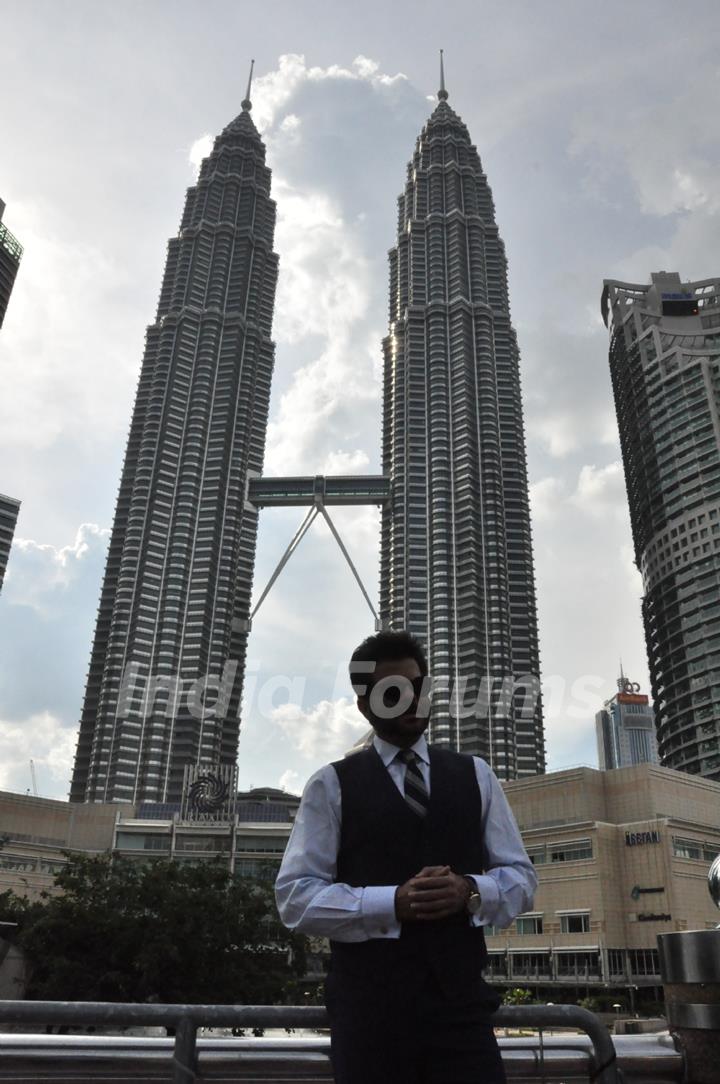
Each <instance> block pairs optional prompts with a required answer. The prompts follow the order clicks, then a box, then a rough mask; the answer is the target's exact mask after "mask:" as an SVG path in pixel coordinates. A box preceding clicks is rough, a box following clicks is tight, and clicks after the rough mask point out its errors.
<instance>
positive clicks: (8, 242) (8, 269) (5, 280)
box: [0, 200, 23, 327]
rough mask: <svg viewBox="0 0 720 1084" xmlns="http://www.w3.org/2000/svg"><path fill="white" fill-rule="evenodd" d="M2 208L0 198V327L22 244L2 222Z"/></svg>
mask: <svg viewBox="0 0 720 1084" xmlns="http://www.w3.org/2000/svg"><path fill="white" fill-rule="evenodd" d="M4 210H5V204H4V203H3V201H2V200H0V327H2V325H3V320H4V319H5V312H6V310H7V307H8V302H9V300H10V294H11V293H12V289H13V286H14V285H15V276H16V275H17V273H18V268H19V266H20V260H21V259H22V254H23V249H22V245H21V244H20V242H19V241H18V239H17V237H14V236H13V234H12V233H10V230H9V229H8V228H7V226H5V225H4V224H3V221H2V216H3V212H4Z"/></svg>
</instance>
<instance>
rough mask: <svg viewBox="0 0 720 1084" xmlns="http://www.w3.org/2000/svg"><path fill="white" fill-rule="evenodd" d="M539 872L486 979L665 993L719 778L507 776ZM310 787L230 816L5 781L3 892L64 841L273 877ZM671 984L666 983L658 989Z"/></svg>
mask: <svg viewBox="0 0 720 1084" xmlns="http://www.w3.org/2000/svg"><path fill="white" fill-rule="evenodd" d="M503 785H504V787H505V790H506V793H507V796H508V798H509V800H510V804H511V806H512V808H513V810H514V813H515V816H516V818H517V821H518V824H519V826H520V829H521V831H522V834H523V838H524V840H525V845H526V847H527V849H528V853H529V854H530V856H531V858H532V860H533V862H534V864H535V867H536V869H537V872H538V877H539V888H538V891H537V893H536V897H535V902H534V909H533V910H532V911H531V912H529V913H527V914H524V915H522V916H520V917H519V918H517V919H516V921H515V922H514V923H513V924H512V926H510V927H509V928H508V929H506V930H493V929H490V930H489V935H488V939H487V940H488V949H489V952H490V965H489V969H488V978H489V979H490V980H491V981H493V982H494V983H496V984H497V985H500V986H505V987H508V986H510V987H516V986H517V987H525V988H529V989H530V990H531V991H532V992H533V993H534V994H535V995H536V996H538V997H540V998H543V999H545V1000H554V1001H562V1000H568V1001H576V1000H578V999H580V998H582V997H585V996H588V995H590V996H599V997H605V998H607V999H608V1000H609V1001H610V1003H612V999H613V998H616V997H622V999H623V1002H625V1003H629V1004H630V1005H631V1007H632V1005H633V1004H634V1003H635V1002H636V1000H637V1001H638V1002H642V1001H645V1002H647V1001H649V1000H652V999H653V998H654V997H655V996H656V991H657V988H659V986H660V974H659V963H658V953H657V944H656V936H657V934H659V933H668V932H671V931H674V930H693V929H695V930H698V929H700V930H701V929H708V928H711V927H713V926H715V925H716V923H717V921H718V917H719V916H718V913H717V910H716V909H715V907H714V905H713V903H712V901H711V899H710V896H709V894H708V890H707V871H708V867H709V865H710V863H711V861H712V859H713V858H714V857H715V855H717V854H718V853H720V783H716V782H712V781H710V780H707V779H702V778H700V777H699V776H691V775H688V774H685V773H682V772H677V771H673V770H671V769H668V768H660V767H657V766H655V765H650V764H641V765H636V766H633V767H628V768H619V769H616V770H614V771H605V772H603V771H598V770H596V769H593V768H575V769H571V770H567V771H562V772H552V773H549V774H547V775H538V776H533V777H530V778H526V779H521V780H517V781H514V782H510V783H505V784H503ZM297 804H298V799H297V798H296V797H294V796H292V795H288V794H285V793H284V792H282V791H278V790H273V789H269V788H266V789H259V790H254V791H251V792H248V793H245V794H239V795H238V797H237V802H236V803H235V804H234V806H233V812H232V816H228V817H227V818H225V819H223V818H222V817H221V818H220V819H217V818H215V819H212V818H211V819H203V815H202V814H193V815H192V816H185V817H184V819H183V815H182V811H181V810H180V811H178V810H175V809H170V808H169V807H162V806H154V805H152V804H147V803H145V804H143V805H142V806H138V807H135V806H131V805H120V806H118V805H117V804H107V805H100V804H92V805H91V804H88V805H83V804H78V803H72V804H70V803H66V802H58V801H52V800H49V799H42V798H35V797H32V796H29V795H18V794H9V793H6V792H2V793H0V840H4V842H3V846H2V850H0V892H2V891H4V890H5V889H6V888H12V889H14V890H15V891H16V892H22V893H25V894H28V895H31V896H36V895H37V894H38V893H39V892H41V891H42V890H43V889H48V888H51V887H52V884H53V874H54V873H55V872H56V871H57V870H58V869H59V868H60V867H61V866H62V864H63V863H64V861H65V853H66V852H70V853H73V852H75V853H83V854H87V853H102V852H104V851H108V850H112V851H114V852H115V853H117V854H122V855H124V856H125V857H128V858H131V859H134V860H147V859H149V858H154V857H156V858H165V859H169V858H172V859H175V860H177V861H182V862H199V861H211V860H213V859H217V858H218V857H220V858H222V859H223V860H224V861H226V862H227V863H228V866H229V868H230V869H231V870H233V872H234V873H235V874H236V875H238V876H242V877H255V878H260V879H263V880H267V881H271V880H272V879H273V878H274V876H275V871H276V870H277V867H278V866H279V863H280V859H281V857H282V853H283V850H284V848H285V843H286V841H287V837H288V835H289V832H290V829H291V827H292V819H293V817H294V814H295V811H296V809H297ZM657 996H659V992H658V995H657Z"/></svg>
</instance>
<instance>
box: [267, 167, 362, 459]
mask: <svg viewBox="0 0 720 1084" xmlns="http://www.w3.org/2000/svg"><path fill="white" fill-rule="evenodd" d="M275 192H276V195H277V198H278V206H279V208H281V210H280V211H279V215H278V225H277V241H276V244H277V248H278V251H279V252H280V253H281V268H282V270H281V275H280V282H279V285H278V292H277V303H276V310H275V322H274V332H275V335H276V337H277V341H278V349H279V350H282V347H283V345H285V344H286V345H288V346H290V345H293V346H297V345H298V344H299V343H301V342H302V340H303V339H307V338H311V337H314V338H316V339H319V340H320V342H321V344H322V345H321V346H320V350H319V354H318V356H317V357H316V358H315V360H314V361H311V362H309V363H308V364H306V365H303V366H301V367H299V368H298V369H296V370H295V373H294V374H293V377H292V381H291V384H290V387H289V388H288V389H287V390H286V391H285V392H284V393H283V394H282V396H281V398H280V403H279V408H278V409H277V411H276V413H275V414H274V416H273V418H272V420H271V422H270V425H269V427H268V438H267V451H266V464H267V470H268V473H270V474H283V473H295V472H296V473H304V472H306V471H309V472H315V471H318V470H320V469H321V457H323V458H324V457H326V456H328V455H335V456H341V457H342V456H343V455H344V454H347V455H350V456H351V457H355V458H357V456H358V454H359V455H362V454H363V452H362V450H357V449H355V450H353V451H352V452H348V453H345V452H344V450H343V449H338V448H337V440H338V439H342V438H343V437H344V438H346V439H347V438H348V437H350V438H352V437H353V436H354V435H357V427H358V419H359V418H361V417H362V414H363V410H364V407H365V405H366V404H374V403H375V402H376V401H377V399H378V395H379V388H378V384H377V380H376V377H375V371H374V365H373V358H372V355H371V354H370V353H369V352H366V351H362V350H360V349H358V345H357V344H356V339H355V336H356V333H357V330H358V328H359V327H361V326H362V323H363V321H364V320H365V319H366V318H367V316H368V304H369V277H370V264H369V261H368V259H367V257H366V256H365V253H364V251H363V240H362V237H361V235H359V234H358V232H357V230H356V229H355V228H354V227H353V226H352V225H351V224H349V223H348V222H346V221H345V220H344V218H343V216H342V214H341V212H340V210H339V208H338V207H337V206H336V205H335V204H334V203H333V201H332V199H331V197H330V196H329V194H327V193H320V192H309V193H308V192H303V193H300V192H299V191H297V190H294V189H292V188H291V186H290V185H289V184H288V183H287V182H283V181H279V182H276V186H275ZM379 338H380V331H379V329H378V335H377V340H378V341H379ZM361 428H362V427H361ZM328 445H329V447H328ZM333 446H335V447H333ZM324 448H327V449H328V450H327V452H325V453H324V455H323V449H324ZM365 455H366V453H365ZM366 461H367V455H366Z"/></svg>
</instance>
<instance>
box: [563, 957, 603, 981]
mask: <svg viewBox="0 0 720 1084" xmlns="http://www.w3.org/2000/svg"><path fill="white" fill-rule="evenodd" d="M556 960H557V963H556V967H557V977H558V978H559V979H560V978H574V979H597V978H600V958H599V956H598V954H597V952H558V953H557V955H556Z"/></svg>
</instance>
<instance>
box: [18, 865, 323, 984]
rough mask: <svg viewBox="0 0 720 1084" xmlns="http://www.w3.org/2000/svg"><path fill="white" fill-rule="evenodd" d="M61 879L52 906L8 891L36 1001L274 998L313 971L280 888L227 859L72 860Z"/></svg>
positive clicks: (46, 900) (51, 898)
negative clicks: (287, 922) (283, 921)
mask: <svg viewBox="0 0 720 1084" xmlns="http://www.w3.org/2000/svg"><path fill="white" fill-rule="evenodd" d="M55 883H56V886H57V887H58V888H60V889H61V894H59V895H48V894H47V893H46V894H44V898H43V900H42V902H41V903H40V904H33V905H27V906H25V905H24V901H21V900H19V899H18V897H13V896H12V893H4V894H3V895H2V896H0V920H1V919H5V920H6V921H19V920H18V918H16V917H11V916H15V915H19V916H20V918H21V920H22V921H19V926H20V929H19V931H18V935H17V944H18V945H19V946H20V948H21V949H22V950H23V952H24V953H25V955H26V958H27V960H28V962H29V964H30V970H31V978H30V984H29V987H28V991H27V996H28V997H31V998H37V999H45V998H46V999H49V1000H69V1001H72V1000H78V1001H148V1000H150V1001H159V1002H195V1003H201V1002H205V1003H210V1004H212V1003H214V1004H233V1003H235V1004H253V1003H254V1004H272V1003H276V1002H279V1001H283V1000H285V999H286V998H288V997H290V996H291V995H292V992H293V989H294V985H295V983H296V981H297V979H298V977H300V976H301V975H302V974H303V973H304V970H305V954H304V939H303V938H300V937H297V936H296V935H293V934H291V933H289V931H287V930H285V929H284V927H282V926H281V925H280V923H279V921H278V919H277V915H276V912H275V905H274V901H273V898H272V893H271V891H270V889H269V888H268V887H267V886H264V885H261V884H258V883H256V882H249V881H245V880H237V879H235V878H233V877H232V875H231V874H230V873H229V871H228V870H227V869H226V867H225V866H224V865H221V864H220V863H212V864H197V865H190V864H179V863H176V862H164V861H153V862H148V863H134V862H130V861H127V860H124V859H120V858H113V859H111V858H110V856H109V855H106V856H101V857H92V858H89V857H84V856H69V859H68V863H67V865H66V866H65V867H64V868H63V869H62V870H61V871H60V872H59V873H57V874H56V876H55Z"/></svg>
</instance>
